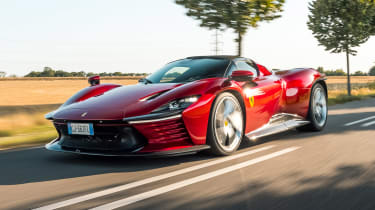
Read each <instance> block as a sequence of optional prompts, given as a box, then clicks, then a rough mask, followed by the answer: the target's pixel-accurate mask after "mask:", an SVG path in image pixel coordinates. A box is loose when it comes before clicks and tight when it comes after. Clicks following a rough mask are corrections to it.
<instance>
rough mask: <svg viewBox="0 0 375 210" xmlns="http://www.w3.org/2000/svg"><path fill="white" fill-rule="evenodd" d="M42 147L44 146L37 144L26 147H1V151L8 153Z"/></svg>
mask: <svg viewBox="0 0 375 210" xmlns="http://www.w3.org/2000/svg"><path fill="white" fill-rule="evenodd" d="M41 148H44V146H35V147H26V148H20V149H18V148H12V147H10V148H4V149H0V152H1V153H8V152H20V151H26V150H32V149H41Z"/></svg>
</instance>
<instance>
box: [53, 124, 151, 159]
mask: <svg viewBox="0 0 375 210" xmlns="http://www.w3.org/2000/svg"><path fill="white" fill-rule="evenodd" d="M85 123H93V125H94V135H93V136H86V135H69V134H68V126H67V123H61V122H55V123H54V124H55V127H56V129H57V130H58V131H59V133H60V139H59V144H60V145H61V146H62V147H64V148H67V149H86V150H98V151H108V150H111V151H122V152H124V151H125V152H126V151H129V152H130V151H133V150H135V149H137V148H140V147H143V146H145V145H146V143H147V140H146V138H145V137H144V136H143V135H142V134H140V133H139V132H138V131H137V130H136V129H134V128H132V127H131V126H130V125H128V124H113V123H110V124H109V123H102V122H101V123H99V122H85Z"/></svg>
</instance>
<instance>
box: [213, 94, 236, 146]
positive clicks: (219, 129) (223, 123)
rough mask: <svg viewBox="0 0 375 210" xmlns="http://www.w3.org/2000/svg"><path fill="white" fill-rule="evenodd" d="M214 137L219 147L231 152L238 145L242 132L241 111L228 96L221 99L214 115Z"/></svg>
mask: <svg viewBox="0 0 375 210" xmlns="http://www.w3.org/2000/svg"><path fill="white" fill-rule="evenodd" d="M214 117H215V118H214V129H215V136H216V139H217V142H218V144H219V145H220V147H221V148H222V149H223V150H225V151H226V152H231V151H233V150H234V149H236V147H237V146H238V145H239V143H240V142H241V138H242V131H243V115H242V109H241V106H240V104H239V103H238V101H237V100H236V99H235V98H233V97H230V96H226V97H223V98H221V100H220V101H219V102H218V106H217V108H216V110H215V113H214Z"/></svg>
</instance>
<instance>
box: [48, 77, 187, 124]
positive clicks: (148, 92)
mask: <svg viewBox="0 0 375 210" xmlns="http://www.w3.org/2000/svg"><path fill="white" fill-rule="evenodd" d="M180 85H181V84H176V83H164V84H147V85H146V84H137V85H127V86H121V87H118V88H114V89H112V90H109V91H107V92H105V93H104V94H101V95H98V96H95V97H91V98H89V99H87V100H84V101H81V102H77V103H73V104H71V105H67V106H65V107H61V108H60V109H58V110H56V112H55V113H54V115H53V118H54V119H64V120H121V119H123V118H124V117H130V116H136V115H142V114H147V113H149V112H150V111H152V110H153V109H155V108H157V107H158V106H160V105H162V104H161V103H163V101H158V100H154V99H150V98H152V97H153V96H154V97H155V96H157V95H159V94H163V93H165V92H167V91H169V90H171V89H174V88H176V87H178V86H180ZM164 98H165V97H164ZM155 99H156V98H155Z"/></svg>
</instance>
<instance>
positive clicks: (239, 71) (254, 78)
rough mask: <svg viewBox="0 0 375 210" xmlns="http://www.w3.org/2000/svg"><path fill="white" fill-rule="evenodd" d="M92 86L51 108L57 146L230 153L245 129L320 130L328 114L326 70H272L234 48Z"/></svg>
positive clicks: (248, 132)
mask: <svg viewBox="0 0 375 210" xmlns="http://www.w3.org/2000/svg"><path fill="white" fill-rule="evenodd" d="M99 79H100V78H99V77H98V76H96V77H91V78H89V83H90V84H91V86H90V87H87V88H85V89H83V90H81V91H79V92H78V93H77V94H75V95H74V96H72V97H71V98H70V99H68V101H67V102H66V103H64V104H63V105H62V106H61V107H60V108H59V109H57V110H56V111H53V112H51V113H49V114H47V115H46V118H47V119H49V120H52V121H53V124H54V125H55V127H56V129H57V132H58V134H59V137H58V138H57V139H56V140H54V141H52V142H51V143H49V144H47V145H46V148H47V149H49V150H54V151H63V152H72V153H79V154H89V155H107V156H149V155H177V154H187V153H189V154H190V153H195V152H197V151H201V150H209V151H210V152H211V153H213V154H216V155H229V154H231V153H233V152H235V151H236V150H237V148H238V147H239V145H240V143H241V141H243V140H244V139H246V138H244V136H247V137H248V138H247V140H248V139H256V138H259V137H262V136H266V135H270V134H275V133H278V132H282V131H285V130H288V129H293V128H297V129H299V130H310V131H320V130H322V129H323V128H324V127H325V125H326V122H327V104H326V102H327V86H326V83H325V81H324V80H325V76H324V75H323V74H321V73H319V72H318V71H316V70H314V69H309V68H299V69H291V70H285V71H269V70H267V69H266V68H265V67H264V66H262V65H259V64H257V63H255V62H254V61H252V60H250V59H247V58H243V57H237V56H196V57H188V58H185V59H181V60H177V61H173V62H171V63H168V64H167V65H165V66H164V67H162V68H161V69H160V70H158V71H156V72H155V73H153V74H151V75H149V76H147V77H146V78H144V79H141V80H140V81H139V84H136V85H126V86H122V85H116V84H100V80H99Z"/></svg>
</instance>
